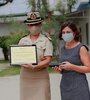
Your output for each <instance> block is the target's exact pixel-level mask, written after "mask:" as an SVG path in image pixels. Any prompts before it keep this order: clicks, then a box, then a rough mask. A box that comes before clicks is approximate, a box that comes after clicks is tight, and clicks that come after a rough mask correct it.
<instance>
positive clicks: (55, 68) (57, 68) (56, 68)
mask: <svg viewBox="0 0 90 100" xmlns="http://www.w3.org/2000/svg"><path fill="white" fill-rule="evenodd" d="M52 69H54V70H55V71H57V72H62V68H61V67H58V66H55V67H52Z"/></svg>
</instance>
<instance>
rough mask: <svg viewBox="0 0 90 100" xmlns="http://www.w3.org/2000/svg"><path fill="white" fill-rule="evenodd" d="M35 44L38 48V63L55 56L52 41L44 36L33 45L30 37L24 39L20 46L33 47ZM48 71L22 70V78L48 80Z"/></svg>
mask: <svg viewBox="0 0 90 100" xmlns="http://www.w3.org/2000/svg"><path fill="white" fill-rule="evenodd" d="M33 44H35V45H36V46H37V58H38V62H40V60H41V58H42V57H43V56H52V55H53V46H52V43H51V41H50V40H49V39H48V38H47V37H45V36H44V35H42V34H40V36H39V37H38V39H37V40H36V41H35V42H34V43H32V41H31V39H30V35H28V36H26V37H24V38H22V39H21V40H20V42H19V45H33ZM46 70H47V69H46V68H44V69H41V70H29V69H25V68H22V69H21V76H22V77H23V78H24V77H26V78H46V77H48V73H47V71H46ZM34 72H35V73H34Z"/></svg>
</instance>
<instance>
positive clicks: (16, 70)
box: [0, 66, 55, 77]
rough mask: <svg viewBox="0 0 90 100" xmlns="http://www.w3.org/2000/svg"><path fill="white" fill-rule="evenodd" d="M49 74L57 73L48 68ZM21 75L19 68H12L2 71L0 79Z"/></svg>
mask: <svg viewBox="0 0 90 100" xmlns="http://www.w3.org/2000/svg"><path fill="white" fill-rule="evenodd" d="M48 72H49V73H55V72H54V71H53V69H52V68H50V67H49V68H48ZM19 74H20V67H19V66H10V67H8V68H6V69H3V70H1V71H0V77H4V76H12V75H19Z"/></svg>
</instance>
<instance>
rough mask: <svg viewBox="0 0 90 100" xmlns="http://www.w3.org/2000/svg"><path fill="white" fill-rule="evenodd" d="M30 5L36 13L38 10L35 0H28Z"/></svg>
mask: <svg viewBox="0 0 90 100" xmlns="http://www.w3.org/2000/svg"><path fill="white" fill-rule="evenodd" d="M28 3H29V5H30V6H32V11H35V10H36V4H35V0H28Z"/></svg>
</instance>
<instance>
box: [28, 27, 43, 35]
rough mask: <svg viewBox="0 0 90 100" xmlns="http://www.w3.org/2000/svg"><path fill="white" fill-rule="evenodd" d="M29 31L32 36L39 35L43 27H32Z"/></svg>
mask: <svg viewBox="0 0 90 100" xmlns="http://www.w3.org/2000/svg"><path fill="white" fill-rule="evenodd" d="M29 30H30V34H32V35H38V34H39V33H40V32H41V27H40V26H32V27H31V28H30V29H29Z"/></svg>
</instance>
